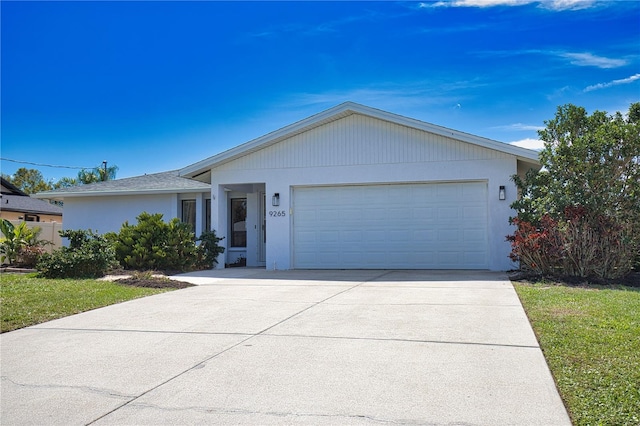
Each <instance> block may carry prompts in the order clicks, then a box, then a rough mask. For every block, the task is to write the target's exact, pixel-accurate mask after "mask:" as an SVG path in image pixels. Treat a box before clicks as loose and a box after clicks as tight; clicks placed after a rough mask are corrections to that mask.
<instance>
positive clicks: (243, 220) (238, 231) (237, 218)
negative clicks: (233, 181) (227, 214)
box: [231, 198, 247, 247]
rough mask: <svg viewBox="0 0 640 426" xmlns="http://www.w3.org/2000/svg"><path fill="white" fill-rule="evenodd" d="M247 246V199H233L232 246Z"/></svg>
mask: <svg viewBox="0 0 640 426" xmlns="http://www.w3.org/2000/svg"><path fill="white" fill-rule="evenodd" d="M246 246H247V199H246V198H233V199H231V247H246Z"/></svg>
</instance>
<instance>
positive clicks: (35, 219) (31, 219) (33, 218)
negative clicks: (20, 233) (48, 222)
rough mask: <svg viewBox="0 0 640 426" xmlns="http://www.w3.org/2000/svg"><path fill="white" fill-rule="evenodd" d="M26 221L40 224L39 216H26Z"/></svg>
mask: <svg viewBox="0 0 640 426" xmlns="http://www.w3.org/2000/svg"><path fill="white" fill-rule="evenodd" d="M24 220H25V222H40V216H38V215H37V214H25V215H24Z"/></svg>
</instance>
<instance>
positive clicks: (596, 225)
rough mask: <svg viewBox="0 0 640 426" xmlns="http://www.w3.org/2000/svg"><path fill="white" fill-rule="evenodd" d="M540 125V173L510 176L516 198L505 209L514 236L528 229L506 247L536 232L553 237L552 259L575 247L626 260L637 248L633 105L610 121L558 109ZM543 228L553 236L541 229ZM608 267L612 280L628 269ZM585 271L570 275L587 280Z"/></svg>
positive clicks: (639, 198)
mask: <svg viewBox="0 0 640 426" xmlns="http://www.w3.org/2000/svg"><path fill="white" fill-rule="evenodd" d="M545 125H546V128H545V129H543V130H541V131H539V132H538V134H539V136H540V138H541V139H542V140H543V141H544V149H543V150H542V151H541V152H540V163H541V165H542V169H541V170H540V171H530V172H529V173H527V175H526V176H525V177H524V178H520V177H518V176H514V178H513V179H514V181H515V183H516V186H517V187H518V189H519V190H520V193H521V197H520V199H519V200H518V201H516V202H514V203H513V204H512V206H511V207H512V208H514V209H515V210H516V212H517V217H516V218H515V220H514V222H515V223H516V224H517V225H518V228H519V229H518V232H521V231H522V230H523V229H525V228H527V229H531V230H532V231H531V232H530V233H526V232H525V233H524V234H520V235H519V234H518V232H516V235H514V236H512V237H511V241H512V243H514V241H515V238H516V237H522V238H523V240H522V241H525V240H526V238H527V237H528V236H531V235H533V233H534V232H537V234H536V235H538V234H539V235H554V241H557V242H559V243H558V244H556V245H559V246H558V247H556V249H557V250H559V251H558V253H559V254H558V256H556V258H558V259H562V258H563V257H567V256H569V255H571V253H569V252H568V250H575V249H576V247H583V248H585V249H591V250H594V251H597V252H598V253H600V254H599V255H598V256H599V257H603V256H605V254H606V255H607V256H609V255H610V254H613V255H614V256H615V255H617V254H620V255H621V256H629V253H631V256H633V253H637V252H638V248H639V247H640V103H634V104H631V106H630V108H629V112H628V113H627V114H626V115H623V114H622V113H620V112H617V113H616V114H614V115H612V116H609V115H607V113H606V112H601V111H595V112H594V113H593V114H592V115H590V116H589V115H588V114H587V112H586V110H585V109H584V108H582V107H577V106H575V105H571V104H568V105H564V106H560V107H558V109H557V111H556V115H555V117H554V118H553V119H552V120H549V121H545ZM543 222H544V223H543ZM550 223H552V224H553V227H554V229H553V230H550V229H547V228H548V227H547V228H545V224H547V225H548V224H550ZM529 225H533V226H532V227H530V228H528V226H529ZM556 227H557V228H558V229H555V228H556ZM547 231H549V232H548V233H547V234H545V232H547ZM556 231H557V232H556ZM569 232H572V234H571V235H569ZM587 234H588V235H587ZM539 235H538V236H539ZM531 247H538V248H539V247H540V244H537V243H536V244H532V245H531ZM514 248H515V247H514ZM574 254H575V253H574ZM598 256H596V257H598ZM515 257H516V258H518V259H519V260H522V257H523V256H521V255H518V254H516V256H515ZM575 257H576V258H581V257H582V258H584V256H582V255H578V254H576V255H575ZM577 261H580V259H577ZM612 262H613V264H615V265H616V266H615V268H614V269H616V268H617V269H616V270H615V271H614V272H612V273H609V272H606V273H607V274H609V276H613V275H619V274H620V273H621V268H624V266H623V265H627V264H629V263H630V262H627V260H626V258H625V259H615V261H612ZM537 266H538V267H540V265H537ZM586 266H587V265H580V266H579V267H578V268H577V269H578V270H582V269H584V270H585V271H586V272H584V273H585V274H588V270H589V268H586ZM554 267H558V266H554ZM594 267H595V268H598V267H599V266H597V265H594ZM563 268H565V269H566V265H565V266H563ZM602 269H603V270H604V269H606V270H607V271H608V270H609V269H611V268H610V267H609V266H607V267H606V268H604V267H603V268H602ZM592 272H593V271H592Z"/></svg>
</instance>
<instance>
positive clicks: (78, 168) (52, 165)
mask: <svg viewBox="0 0 640 426" xmlns="http://www.w3.org/2000/svg"><path fill="white" fill-rule="evenodd" d="M0 160H2V161H11V162H12V163H20V164H30V165H32V166H40V167H55V168H59V169H77V170H86V169H95V168H96V166H92V167H74V166H56V165H54V164H41V163H32V162H30V161H19V160H12V159H10V158H4V157H0Z"/></svg>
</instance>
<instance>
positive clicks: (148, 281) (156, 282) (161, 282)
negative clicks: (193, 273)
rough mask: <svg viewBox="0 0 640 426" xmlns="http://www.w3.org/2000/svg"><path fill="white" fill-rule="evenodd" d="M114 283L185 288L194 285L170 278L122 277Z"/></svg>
mask: <svg viewBox="0 0 640 426" xmlns="http://www.w3.org/2000/svg"><path fill="white" fill-rule="evenodd" d="M116 283H118V284H123V285H130V286H134V287H149V288H187V287H194V286H195V284H191V283H187V282H184V281H175V280H170V279H169V278H160V277H157V278H156V277H154V278H144V279H139V278H123V279H121V280H117V281H116Z"/></svg>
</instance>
